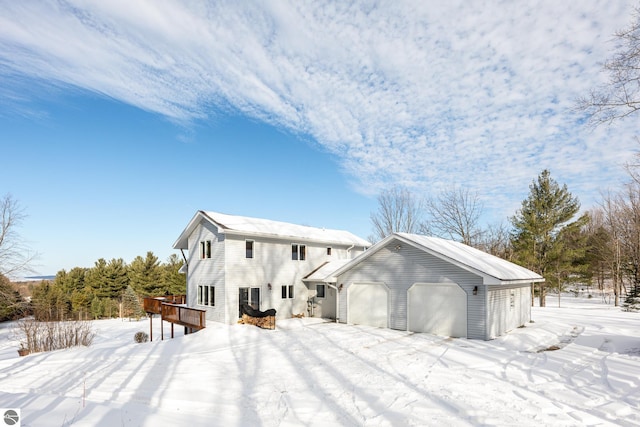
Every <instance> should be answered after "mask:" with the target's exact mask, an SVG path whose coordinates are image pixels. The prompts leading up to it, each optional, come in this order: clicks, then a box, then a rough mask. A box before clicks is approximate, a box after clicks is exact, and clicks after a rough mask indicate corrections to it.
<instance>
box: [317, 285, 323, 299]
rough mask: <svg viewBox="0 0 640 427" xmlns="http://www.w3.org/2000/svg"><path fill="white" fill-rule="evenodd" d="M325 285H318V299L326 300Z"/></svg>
mask: <svg viewBox="0 0 640 427" xmlns="http://www.w3.org/2000/svg"><path fill="white" fill-rule="evenodd" d="M324 291H325V285H316V297H318V298H324Z"/></svg>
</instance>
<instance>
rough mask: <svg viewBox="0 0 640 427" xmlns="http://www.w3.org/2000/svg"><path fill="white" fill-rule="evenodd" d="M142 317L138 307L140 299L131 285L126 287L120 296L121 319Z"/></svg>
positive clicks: (140, 308)
mask: <svg viewBox="0 0 640 427" xmlns="http://www.w3.org/2000/svg"><path fill="white" fill-rule="evenodd" d="M142 316H144V312H143V310H142V307H141V305H140V299H139V298H138V295H137V294H136V291H134V290H133V288H132V287H131V285H129V286H127V288H126V289H125V291H124V294H123V296H122V317H128V318H129V320H131V318H140V317H142Z"/></svg>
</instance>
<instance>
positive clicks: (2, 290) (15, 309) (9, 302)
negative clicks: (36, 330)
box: [0, 274, 31, 322]
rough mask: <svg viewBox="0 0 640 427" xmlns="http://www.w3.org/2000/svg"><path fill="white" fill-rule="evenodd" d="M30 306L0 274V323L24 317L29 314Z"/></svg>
mask: <svg viewBox="0 0 640 427" xmlns="http://www.w3.org/2000/svg"><path fill="white" fill-rule="evenodd" d="M30 308H31V306H30V304H29V303H28V302H27V301H25V299H24V298H22V295H20V293H19V292H18V291H17V290H15V289H14V288H13V286H11V282H10V281H9V279H7V278H6V277H5V276H3V275H2V274H0V322H4V321H6V320H15V319H19V318H21V317H24V316H26V315H28V314H29V312H30Z"/></svg>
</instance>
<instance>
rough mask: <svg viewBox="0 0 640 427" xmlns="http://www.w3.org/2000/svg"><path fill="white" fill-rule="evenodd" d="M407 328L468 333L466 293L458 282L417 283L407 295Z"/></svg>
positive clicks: (459, 334) (461, 335)
mask: <svg viewBox="0 0 640 427" xmlns="http://www.w3.org/2000/svg"><path fill="white" fill-rule="evenodd" d="M407 316H408V326H407V330H408V331H411V332H426V333H430V334H434V335H443V336H449V337H456V338H466V337H467V293H466V292H465V291H464V289H462V288H461V287H460V286H458V284H457V283H416V284H414V285H412V286H411V287H410V288H409V291H408V295H407Z"/></svg>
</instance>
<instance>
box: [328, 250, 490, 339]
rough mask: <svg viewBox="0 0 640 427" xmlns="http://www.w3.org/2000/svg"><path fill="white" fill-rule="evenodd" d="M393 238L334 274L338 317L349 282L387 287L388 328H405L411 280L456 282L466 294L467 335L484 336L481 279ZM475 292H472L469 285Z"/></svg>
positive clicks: (343, 315)
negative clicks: (338, 295)
mask: <svg viewBox="0 0 640 427" xmlns="http://www.w3.org/2000/svg"><path fill="white" fill-rule="evenodd" d="M397 244H398V242H397V241H394V240H391V241H390V242H389V244H388V245H387V246H386V247H384V248H381V249H380V250H378V252H376V253H375V254H373V255H371V256H370V257H369V258H367V259H366V260H364V261H362V262H361V263H359V264H358V265H356V266H355V267H353V268H352V269H350V270H348V271H346V272H345V273H344V274H342V275H341V276H340V277H338V281H337V285H338V286H340V285H341V284H342V285H343V286H344V288H343V290H342V292H340V297H339V307H338V316H339V320H340V321H341V322H345V321H346V319H347V301H346V299H347V298H346V292H345V290H346V289H347V288H348V286H350V285H351V284H353V283H358V282H360V283H362V282H383V283H385V284H386V285H387V287H388V288H389V298H390V300H389V327H390V328H391V329H398V330H407V291H408V289H409V288H410V287H411V286H412V285H413V284H414V283H443V282H448V283H457V284H458V285H459V286H460V287H461V288H462V289H463V290H464V291H465V292H466V293H467V324H468V327H467V336H468V337H469V338H479V339H484V338H485V335H486V325H487V323H486V322H487V316H486V308H485V307H486V306H485V294H484V292H485V287H484V286H483V285H482V278H481V277H480V276H477V275H475V274H473V273H470V272H468V271H466V270H464V269H462V268H459V267H457V266H455V265H453V264H451V263H448V262H446V261H443V260H442V259H440V258H438V257H435V256H432V255H430V254H428V253H426V252H424V251H422V250H419V249H416V248H414V247H412V246H410V245H407V244H402V247H401V248H400V250H399V251H396V250H395V246H396V245H397ZM475 286H477V287H478V294H477V295H473V288H474V287H475Z"/></svg>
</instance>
